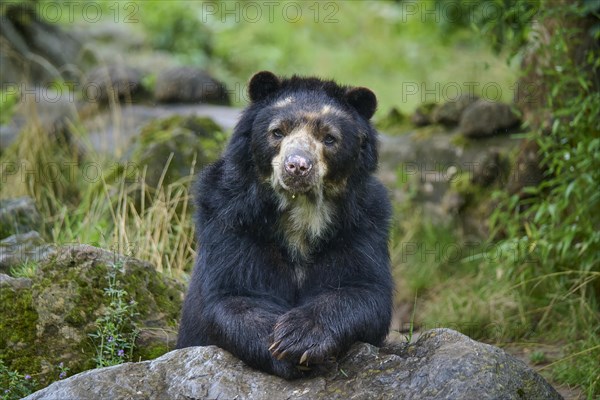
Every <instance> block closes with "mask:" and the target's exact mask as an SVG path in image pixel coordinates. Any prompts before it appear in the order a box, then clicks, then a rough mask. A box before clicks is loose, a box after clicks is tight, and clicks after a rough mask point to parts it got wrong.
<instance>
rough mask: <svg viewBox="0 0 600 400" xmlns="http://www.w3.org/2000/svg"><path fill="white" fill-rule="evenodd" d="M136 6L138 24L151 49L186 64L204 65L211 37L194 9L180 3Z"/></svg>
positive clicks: (184, 3)
mask: <svg viewBox="0 0 600 400" xmlns="http://www.w3.org/2000/svg"><path fill="white" fill-rule="evenodd" d="M138 4H139V6H140V22H141V24H142V26H143V28H144V30H145V31H146V33H147V34H148V36H149V38H150V43H151V45H152V46H153V47H154V48H157V49H160V50H166V51H169V52H171V53H173V54H174V55H176V56H178V57H180V58H181V59H182V61H184V62H186V63H187V64H194V65H199V66H203V67H205V66H206V65H207V63H208V56H209V55H210V54H211V51H212V38H211V33H210V31H209V30H208V29H207V28H206V26H205V25H204V24H203V23H202V21H201V19H200V17H201V15H202V13H201V12H200V10H199V9H198V8H196V7H193V5H192V7H190V6H191V4H190V2H189V1H182V0H172V1H156V2H152V3H151V4H149V5H146V4H144V2H139V3H138Z"/></svg>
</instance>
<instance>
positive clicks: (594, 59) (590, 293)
mask: <svg viewBox="0 0 600 400" xmlns="http://www.w3.org/2000/svg"><path fill="white" fill-rule="evenodd" d="M518 3H521V2H518ZM582 15H585V10H583V9H581V8H579V7H578V6H577V5H563V6H560V7H548V8H545V9H544V12H543V14H541V15H539V16H538V17H539V18H540V19H544V18H555V19H556V20H557V21H558V20H559V21H565V22H564V23H562V24H555V27H554V29H555V32H553V34H552V37H551V39H550V41H549V43H547V44H544V46H545V48H544V50H547V54H548V55H549V56H550V59H549V60H547V65H546V66H545V68H544V69H543V70H542V79H543V81H544V82H547V83H549V84H550V85H551V86H550V91H549V95H548V96H547V97H546V98H544V99H543V101H544V102H545V103H544V104H541V106H542V107H544V108H547V109H549V110H550V112H551V113H552V116H553V123H552V128H551V130H550V132H533V133H532V134H531V135H530V140H535V141H536V142H537V143H538V145H539V148H540V155H541V165H542V167H543V168H544V169H545V171H546V176H545V179H544V181H543V182H542V183H541V184H540V185H538V186H535V187H529V188H526V193H527V196H526V197H525V198H522V197H519V196H517V195H514V196H512V197H509V196H508V195H506V194H504V193H499V194H498V197H499V198H500V199H501V207H498V208H497V209H496V211H495V213H494V214H493V216H492V218H491V223H492V227H493V228H494V229H495V231H496V232H499V231H502V232H504V234H505V235H506V238H505V239H503V240H502V241H501V242H500V244H499V245H500V246H511V247H513V248H514V249H515V250H516V252H515V256H514V257H513V258H512V259H508V260H505V262H504V263H503V266H502V267H503V268H504V271H505V273H506V278H507V279H509V280H510V281H512V282H514V283H515V289H516V290H518V291H519V293H520V294H521V296H522V301H523V304H522V307H523V308H525V309H526V310H528V311H527V313H526V317H527V323H528V324H530V326H532V327H533V328H535V329H536V330H538V331H539V332H544V333H545V334H546V335H547V334H548V333H549V332H552V333H553V334H555V335H557V337H561V338H564V339H568V340H569V342H570V346H569V353H570V354H581V356H577V357H573V356H567V357H565V358H564V359H563V360H559V362H556V363H554V364H555V368H554V371H555V374H556V376H557V377H558V378H560V379H562V380H564V381H566V382H569V383H571V384H577V385H582V386H583V387H584V389H585V390H586V391H587V394H588V398H590V399H591V398H594V397H595V396H596V395H598V394H599V393H600V382H599V380H598V378H597V377H598V367H597V366H598V363H597V362H598V358H599V356H600V351H599V347H598V341H599V340H600V339H599V335H600V328H599V327H600V304H599V299H600V229H599V227H600V213H599V212H598V211H599V210H600V191H599V190H598V188H599V187H600V120H599V119H598V115H600V92H599V91H598V86H597V85H598V84H597V82H596V81H595V78H594V76H595V74H597V72H598V69H599V68H600V58H598V56H599V55H598V54H597V53H596V52H595V51H594V50H593V49H586V51H587V55H586V57H585V60H584V61H583V62H581V61H578V60H576V57H575V54H574V53H575V50H574V48H575V47H577V46H578V45H580V42H578V41H577V38H582V37H585V35H586V34H587V32H582V30H581V27H580V26H579V25H580V24H578V23H577V22H573V21H577V18H578V17H581V16H582ZM596 35H597V34H596ZM597 39H598V36H596V38H595V40H597ZM565 71H567V72H568V73H565ZM586 357H589V358H590V360H589V362H587V361H586Z"/></svg>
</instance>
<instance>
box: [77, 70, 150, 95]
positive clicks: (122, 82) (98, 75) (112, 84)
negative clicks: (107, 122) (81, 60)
mask: <svg viewBox="0 0 600 400" xmlns="http://www.w3.org/2000/svg"><path fill="white" fill-rule="evenodd" d="M143 78H144V75H143V73H142V71H140V70H139V69H137V68H132V67H129V66H127V65H123V64H113V65H107V66H102V67H97V68H94V69H92V70H91V71H89V72H88V73H87V75H86V78H85V83H84V86H83V92H84V96H85V99H86V100H87V101H90V102H97V103H99V104H107V103H109V102H110V101H115V102H116V101H119V100H121V101H125V102H132V101H135V100H137V99H139V98H141V97H142V96H143V95H144V94H146V91H145V89H144V86H143V85H142V79H143Z"/></svg>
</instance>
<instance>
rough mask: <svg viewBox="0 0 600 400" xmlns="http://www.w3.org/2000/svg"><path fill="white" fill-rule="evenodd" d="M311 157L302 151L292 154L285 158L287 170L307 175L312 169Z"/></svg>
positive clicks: (296, 174)
mask: <svg viewBox="0 0 600 400" xmlns="http://www.w3.org/2000/svg"><path fill="white" fill-rule="evenodd" d="M312 166H313V164H312V161H311V160H310V158H309V157H308V156H307V155H305V154H301V153H296V154H291V155H289V156H288V157H287V158H286V159H285V172H287V173H288V174H290V175H294V176H306V175H308V173H309V172H310V170H311V169H312Z"/></svg>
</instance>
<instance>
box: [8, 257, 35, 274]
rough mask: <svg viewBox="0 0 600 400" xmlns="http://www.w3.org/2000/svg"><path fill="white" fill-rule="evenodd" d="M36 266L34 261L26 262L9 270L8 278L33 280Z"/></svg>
mask: <svg viewBox="0 0 600 400" xmlns="http://www.w3.org/2000/svg"><path fill="white" fill-rule="evenodd" d="M37 269H38V264H37V263H36V262H35V261H31V260H26V261H23V262H22V263H21V264H19V265H17V266H14V267H11V268H10V276H12V277H15V278H33V277H34V276H35V274H36V272H37Z"/></svg>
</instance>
